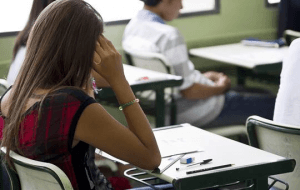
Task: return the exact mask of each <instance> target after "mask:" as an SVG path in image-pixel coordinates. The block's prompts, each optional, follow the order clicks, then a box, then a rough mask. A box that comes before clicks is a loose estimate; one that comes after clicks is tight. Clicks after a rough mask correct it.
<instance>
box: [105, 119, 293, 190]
mask: <svg viewBox="0 0 300 190" xmlns="http://www.w3.org/2000/svg"><path fill="white" fill-rule="evenodd" d="M154 135H155V137H156V140H157V142H158V145H159V148H160V151H161V152H162V151H164V148H165V147H164V148H162V146H164V145H166V144H169V145H171V147H172V144H173V145H174V143H175V144H178V143H179V142H182V143H183V144H189V143H191V142H192V143H194V145H193V146H196V147H197V146H198V149H199V150H200V152H197V153H193V154H189V155H191V156H194V157H195V163H196V162H200V161H202V160H204V159H209V158H210V159H213V160H212V161H211V162H210V163H208V164H205V165H198V166H193V167H191V168H190V169H182V170H179V171H176V168H177V167H180V166H181V167H182V166H184V164H180V161H177V162H176V163H175V164H173V165H172V166H171V167H169V168H168V169H167V170H165V171H164V172H163V173H162V174H157V173H153V172H151V171H146V172H148V173H149V174H151V175H154V176H156V177H158V178H161V179H163V180H165V181H168V182H170V183H172V184H173V185H174V187H175V188H176V189H182V190H186V189H198V188H206V187H212V186H215V185H222V184H229V183H233V182H236V181H243V180H248V179H253V180H254V183H255V187H256V188H255V189H258V190H260V189H267V183H268V181H267V178H268V176H270V175H275V174H281V173H287V172H292V171H293V170H294V167H295V165H296V162H295V160H294V159H289V158H284V157H281V156H277V155H275V154H272V153H268V152H266V151H263V150H260V149H257V148H254V147H251V146H248V145H245V144H242V143H239V142H237V141H233V140H231V139H228V138H225V137H222V136H219V135H216V134H213V133H210V132H208V131H205V130H202V129H200V128H197V127H194V126H191V125H189V124H182V125H177V126H174V127H172V126H171V127H163V128H157V129H154ZM173 148H174V149H176V148H177V146H173ZM103 156H105V157H108V158H110V159H112V160H117V159H115V158H114V157H111V156H109V155H107V154H106V153H103ZM163 159H169V158H168V157H167V158H163ZM118 161H119V160H118ZM123 163H124V162H123ZM224 164H234V165H233V166H231V167H227V168H222V169H215V170H210V171H205V172H200V173H194V174H186V172H187V171H192V170H198V169H203V168H210V167H215V166H219V165H224Z"/></svg>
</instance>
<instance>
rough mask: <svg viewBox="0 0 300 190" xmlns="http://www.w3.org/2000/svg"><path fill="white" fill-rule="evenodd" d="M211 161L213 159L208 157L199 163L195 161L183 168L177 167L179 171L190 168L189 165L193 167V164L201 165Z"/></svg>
mask: <svg viewBox="0 0 300 190" xmlns="http://www.w3.org/2000/svg"><path fill="white" fill-rule="evenodd" d="M211 161H212V159H206V160H203V161H202V162H198V163H194V164H189V165H187V166H185V167H183V168H176V171H179V170H180V169H184V168H188V167H191V166H195V165H198V164H199V165H203V164H207V163H209V162H211Z"/></svg>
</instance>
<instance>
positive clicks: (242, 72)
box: [237, 67, 247, 86]
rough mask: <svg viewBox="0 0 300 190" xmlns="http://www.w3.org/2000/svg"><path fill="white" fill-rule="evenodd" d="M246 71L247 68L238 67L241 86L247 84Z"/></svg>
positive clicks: (238, 78)
mask: <svg viewBox="0 0 300 190" xmlns="http://www.w3.org/2000/svg"><path fill="white" fill-rule="evenodd" d="M246 71H247V70H246V69H244V68H242V67H237V84H238V85H240V86H245V83H246Z"/></svg>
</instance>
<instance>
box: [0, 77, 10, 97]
mask: <svg viewBox="0 0 300 190" xmlns="http://www.w3.org/2000/svg"><path fill="white" fill-rule="evenodd" d="M8 87H9V85H8V83H7V81H6V80H5V79H0V97H1V96H2V94H3V93H4V92H5V91H6V90H7V89H8Z"/></svg>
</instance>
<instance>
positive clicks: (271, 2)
mask: <svg viewBox="0 0 300 190" xmlns="http://www.w3.org/2000/svg"><path fill="white" fill-rule="evenodd" d="M279 2H280V0H268V3H269V4H277V3H279Z"/></svg>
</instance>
